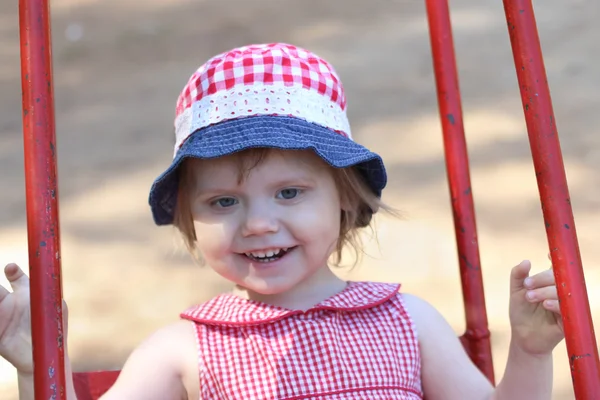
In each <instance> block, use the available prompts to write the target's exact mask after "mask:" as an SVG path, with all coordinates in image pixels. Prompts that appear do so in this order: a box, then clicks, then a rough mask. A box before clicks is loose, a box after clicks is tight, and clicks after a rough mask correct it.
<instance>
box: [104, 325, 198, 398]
mask: <svg viewBox="0 0 600 400" xmlns="http://www.w3.org/2000/svg"><path fill="white" fill-rule="evenodd" d="M195 343H196V339H195V336H194V331H193V329H192V325H191V324H190V323H189V321H178V322H176V323H174V324H171V325H169V326H167V327H165V328H162V329H160V330H159V331H157V332H155V333H154V334H152V335H151V336H150V337H149V338H148V339H146V340H145V341H144V342H143V343H142V344H141V345H140V346H138V348H136V349H135V350H134V351H133V353H132V354H131V356H130V357H129V358H128V360H127V362H126V363H125V365H124V366H123V369H122V370H121V373H120V374H119V378H118V379H117V381H116V382H115V384H114V385H113V387H112V388H110V390H109V391H108V392H106V393H105V394H104V396H102V397H101V399H100V400H122V399H129V400H186V399H188V391H187V390H186V387H185V385H184V382H185V381H189V383H190V386H193V387H190V388H189V390H190V397H192V398H198V393H197V390H198V388H199V387H198V378H197V377H198V375H197V371H198V357H197V353H196V352H195V351H190V347H191V348H192V349H194V348H195ZM186 372H193V374H195V379H190V380H186Z"/></svg>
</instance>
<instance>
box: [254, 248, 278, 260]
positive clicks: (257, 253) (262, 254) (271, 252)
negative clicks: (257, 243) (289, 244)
mask: <svg viewBox="0 0 600 400" xmlns="http://www.w3.org/2000/svg"><path fill="white" fill-rule="evenodd" d="M282 251H287V248H282V249H273V250H267V251H265V252H262V251H253V252H250V253H245V254H246V256H248V257H255V258H270V257H273V256H275V255H278V254H279V253H281V252H282Z"/></svg>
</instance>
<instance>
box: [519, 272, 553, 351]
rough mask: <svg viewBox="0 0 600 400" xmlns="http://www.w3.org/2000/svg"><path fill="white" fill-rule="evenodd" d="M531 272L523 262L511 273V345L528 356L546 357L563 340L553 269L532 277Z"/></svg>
mask: <svg viewBox="0 0 600 400" xmlns="http://www.w3.org/2000/svg"><path fill="white" fill-rule="evenodd" d="M530 270H531V263H530V262H529V261H523V262H521V263H520V264H519V265H517V266H516V267H514V268H513V269H512V272H511V282H510V308H509V313H510V323H511V331H512V341H513V344H515V345H516V346H518V348H519V349H521V350H522V351H524V352H526V353H528V354H531V355H547V354H550V353H552V350H554V347H556V345H557V344H558V343H559V342H560V341H561V340H562V339H563V338H564V331H563V324H562V319H561V316H560V309H559V305H558V294H557V290H556V284H555V281H554V274H553V272H552V268H550V269H548V270H546V271H543V272H540V273H539V274H536V275H533V276H531V277H530V276H529V271H530ZM530 296H531V297H530Z"/></svg>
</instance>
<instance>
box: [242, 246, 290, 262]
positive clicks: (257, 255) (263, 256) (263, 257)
mask: <svg viewBox="0 0 600 400" xmlns="http://www.w3.org/2000/svg"><path fill="white" fill-rule="evenodd" d="M295 248H296V246H294V247H284V248H281V249H271V250H268V251H264V252H261V251H252V252H250V253H243V254H244V255H245V256H246V257H248V258H249V259H250V260H252V261H256V262H260V263H268V262H273V261H277V260H279V259H281V258H282V257H283V256H285V255H286V254H288V253H289V252H290V251H292V250H294V249H295Z"/></svg>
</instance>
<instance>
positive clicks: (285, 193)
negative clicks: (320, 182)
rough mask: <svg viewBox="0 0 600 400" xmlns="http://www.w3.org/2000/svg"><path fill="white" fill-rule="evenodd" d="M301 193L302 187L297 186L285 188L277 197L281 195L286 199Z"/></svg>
mask: <svg viewBox="0 0 600 400" xmlns="http://www.w3.org/2000/svg"><path fill="white" fill-rule="evenodd" d="M299 194H300V189H296V188H288V189H283V190H282V191H280V192H279V193H278V195H277V197H280V198H282V199H284V200H290V199H293V198H294V197H296V196H298V195H299Z"/></svg>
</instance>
